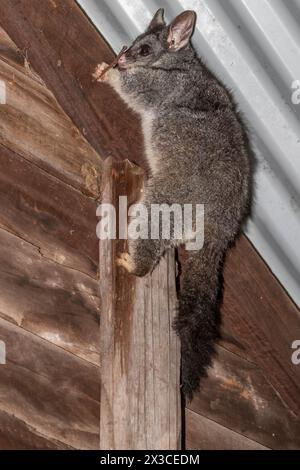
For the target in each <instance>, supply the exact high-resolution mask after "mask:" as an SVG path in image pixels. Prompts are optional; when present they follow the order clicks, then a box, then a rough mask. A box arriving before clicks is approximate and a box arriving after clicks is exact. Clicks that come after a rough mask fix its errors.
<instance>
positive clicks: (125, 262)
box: [117, 253, 135, 273]
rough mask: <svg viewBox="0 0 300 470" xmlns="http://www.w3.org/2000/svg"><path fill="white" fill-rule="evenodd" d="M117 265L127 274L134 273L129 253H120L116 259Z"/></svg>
mask: <svg viewBox="0 0 300 470" xmlns="http://www.w3.org/2000/svg"><path fill="white" fill-rule="evenodd" d="M117 265H118V266H122V267H123V268H125V269H126V271H128V272H129V273H133V272H134V271H135V264H134V261H133V259H132V258H131V256H130V255H129V253H121V254H120V256H119V258H117Z"/></svg>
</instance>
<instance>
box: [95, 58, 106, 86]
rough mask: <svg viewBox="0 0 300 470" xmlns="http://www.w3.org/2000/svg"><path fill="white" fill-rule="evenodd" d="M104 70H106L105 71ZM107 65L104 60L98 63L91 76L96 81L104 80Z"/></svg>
mask: <svg viewBox="0 0 300 470" xmlns="http://www.w3.org/2000/svg"><path fill="white" fill-rule="evenodd" d="M105 71H106V72H105ZM108 72H109V65H108V64H107V63H106V62H102V63H101V64H98V65H97V67H96V69H95V72H94V73H93V77H94V79H95V80H97V82H106V81H107V79H108Z"/></svg>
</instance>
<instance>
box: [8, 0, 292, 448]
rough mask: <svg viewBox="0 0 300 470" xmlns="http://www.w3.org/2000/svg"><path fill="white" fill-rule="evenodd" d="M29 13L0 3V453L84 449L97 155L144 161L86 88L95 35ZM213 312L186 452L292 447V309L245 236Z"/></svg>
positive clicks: (108, 100) (93, 358)
mask: <svg viewBox="0 0 300 470" xmlns="http://www.w3.org/2000/svg"><path fill="white" fill-rule="evenodd" d="M28 5H29V3H28V1H26V0H11V1H9V2H5V5H4V2H1V3H0V22H1V25H2V28H3V30H5V31H6V33H7V34H8V35H9V36H10V38H11V39H9V38H8V36H7V35H6V33H5V32H4V31H2V32H1V41H0V79H2V80H5V81H6V83H7V84H8V100H9V101H8V105H6V106H5V107H3V106H1V105H0V159H1V160H0V161H1V179H2V182H1V183H2V184H1V188H0V194H1V200H0V227H1V232H0V236H1V237H2V238H3V243H1V247H2V248H1V249H0V256H1V258H2V263H1V265H0V266H1V267H0V276H1V277H0V279H1V284H2V285H1V296H0V297H1V299H0V302H1V308H0V332H1V336H0V339H4V340H5V341H6V343H7V345H8V347H7V350H8V355H7V360H8V365H7V366H5V367H2V366H0V371H1V376H0V397H1V398H0V414H1V418H0V419H1V423H3V425H2V426H1V427H0V447H1V448H16V447H18V448H39V447H43V448H67V447H69V446H70V447H75V448H77V447H79V448H92V447H97V446H98V442H99V441H98V432H99V402H98V397H99V394H98V389H99V369H98V365H99V360H98V358H99V351H98V349H97V348H98V341H97V338H98V331H99V328H98V322H99V308H100V304H99V296H98V288H97V272H98V251H97V241H96V238H95V224H96V220H95V207H96V200H97V198H98V197H99V178H98V177H99V175H100V174H101V159H100V157H99V156H101V158H105V157H108V156H114V157H116V158H129V159H131V160H133V161H135V162H137V163H139V164H140V165H142V166H144V167H145V165H146V164H145V160H144V158H143V153H142V137H141V133H140V127H139V122H138V120H137V118H136V117H135V116H133V114H132V113H131V112H129V111H128V110H127V109H126V108H125V107H124V106H123V104H122V103H121V102H120V100H119V99H118V98H117V97H116V96H115V95H114V94H113V92H111V91H110V90H109V89H108V88H106V86H105V85H98V84H96V83H95V82H93V81H92V78H91V74H92V72H93V70H94V68H95V65H96V64H97V63H99V62H101V61H103V60H105V61H107V62H109V61H110V60H111V59H112V57H113V54H112V52H111V51H110V49H109V47H108V46H107V45H106V43H105V42H104V41H103V39H102V38H101V36H100V35H99V34H98V33H97V32H96V31H95V29H94V28H93V26H92V25H91V24H90V23H89V21H88V20H87V18H86V17H85V16H84V14H83V13H82V11H81V10H80V8H79V7H78V6H77V5H76V3H75V2H74V1H73V0H64V1H62V0H44V1H43V2H40V1H38V0H31V1H30V8H29V7H28ZM62 31H64V34H62V33H61V32H62ZM11 40H13V41H14V42H15V44H17V46H18V48H19V50H17V47H16V46H15V44H14V43H12V41H11ZM37 74H38V75H37ZM52 93H53V94H52ZM54 96H55V98H54ZM56 100H57V101H56ZM65 113H66V114H65ZM67 116H68V117H67ZM7 247H8V248H7ZM222 314H223V340H222V341H221V343H220V345H219V354H218V357H217V359H216V362H215V365H214V368H213V369H212V370H211V371H210V374H209V377H208V378H207V379H206V380H204V381H203V384H202V388H201V391H200V392H199V393H198V394H197V396H196V397H195V399H194V400H193V402H192V403H190V404H187V407H186V426H185V442H186V446H187V448H190V449H219V448H226V449H268V448H272V449H281V448H299V447H300V424H299V417H300V393H299V392H300V366H298V367H297V366H294V365H292V363H291V352H292V350H291V344H292V341H294V340H295V339H300V319H299V312H298V310H297V309H296V307H295V306H294V304H293V303H292V302H291V300H290V299H289V298H288V296H287V294H286V293H285V292H284V290H283V289H282V287H281V286H280V285H279V283H278V282H277V280H276V279H275V278H274V277H273V275H272V273H270V271H269V270H268V268H267V267H266V265H265V264H264V262H263V261H262V260H261V258H260V257H259V255H258V254H257V253H256V251H255V250H254V248H253V247H252V246H251V244H250V243H249V242H248V240H247V239H246V238H245V237H241V239H240V240H239V241H238V243H237V244H236V247H235V248H234V249H233V250H232V251H231V252H230V254H229V256H228V260H227V263H226V270H225V289H224V301H223V306H222Z"/></svg>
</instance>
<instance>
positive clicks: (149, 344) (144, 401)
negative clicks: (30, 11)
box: [100, 160, 181, 450]
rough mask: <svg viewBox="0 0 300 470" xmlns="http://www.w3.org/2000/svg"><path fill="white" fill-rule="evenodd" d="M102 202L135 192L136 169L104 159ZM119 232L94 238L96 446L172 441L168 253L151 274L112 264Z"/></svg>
mask: <svg viewBox="0 0 300 470" xmlns="http://www.w3.org/2000/svg"><path fill="white" fill-rule="evenodd" d="M103 179H104V181H103V185H104V192H103V203H111V204H114V205H116V203H117V202H118V197H119V196H120V195H127V196H128V200H129V204H131V203H133V202H135V201H136V200H138V199H139V197H140V192H141V190H142V187H143V173H142V171H141V170H140V169H138V167H135V165H133V164H131V163H129V162H123V163H116V162H112V161H108V160H106V162H105V171H104V177H103ZM125 250H126V242H125V240H116V241H114V240H101V242H100V279H101V282H100V288H101V299H102V316H101V328H100V344H101V350H100V353H101V356H100V357H101V408H100V449H133V450H137V449H147V450H148V449H166V450H168V449H178V448H180V439H181V436H180V432H181V429H180V427H181V418H180V416H181V410H180V391H179V390H180V389H179V375H180V346H179V339H178V338H177V337H176V335H175V332H174V331H173V329H172V321H173V318H174V315H175V310H176V308H175V306H176V285H175V260H174V253H173V252H169V253H168V254H167V255H166V257H165V258H163V259H162V260H161V262H160V263H159V265H158V266H157V268H156V269H155V270H154V271H153V273H152V274H151V275H147V276H145V277H144V278H137V277H135V276H133V275H130V274H128V273H127V272H126V271H125V269H124V268H118V267H117V266H116V262H115V261H116V256H117V255H118V254H119V253H121V252H122V251H125Z"/></svg>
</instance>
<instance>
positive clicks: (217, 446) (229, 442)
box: [186, 410, 268, 450]
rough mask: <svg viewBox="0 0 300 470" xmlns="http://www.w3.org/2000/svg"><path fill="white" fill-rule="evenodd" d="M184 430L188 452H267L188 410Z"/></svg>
mask: <svg viewBox="0 0 300 470" xmlns="http://www.w3.org/2000/svg"><path fill="white" fill-rule="evenodd" d="M186 429H187V431H186V448H187V449H188V450H268V449H267V447H264V446H262V445H260V444H259V443H257V442H255V441H251V440H250V439H248V438H247V437H245V436H241V435H240V434H238V433H236V432H233V431H231V430H230V429H227V428H226V427H224V426H220V425H219V424H217V423H215V422H214V421H211V420H209V419H207V418H205V417H204V416H201V415H198V414H197V413H194V412H193V411H190V410H187V411H186Z"/></svg>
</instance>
